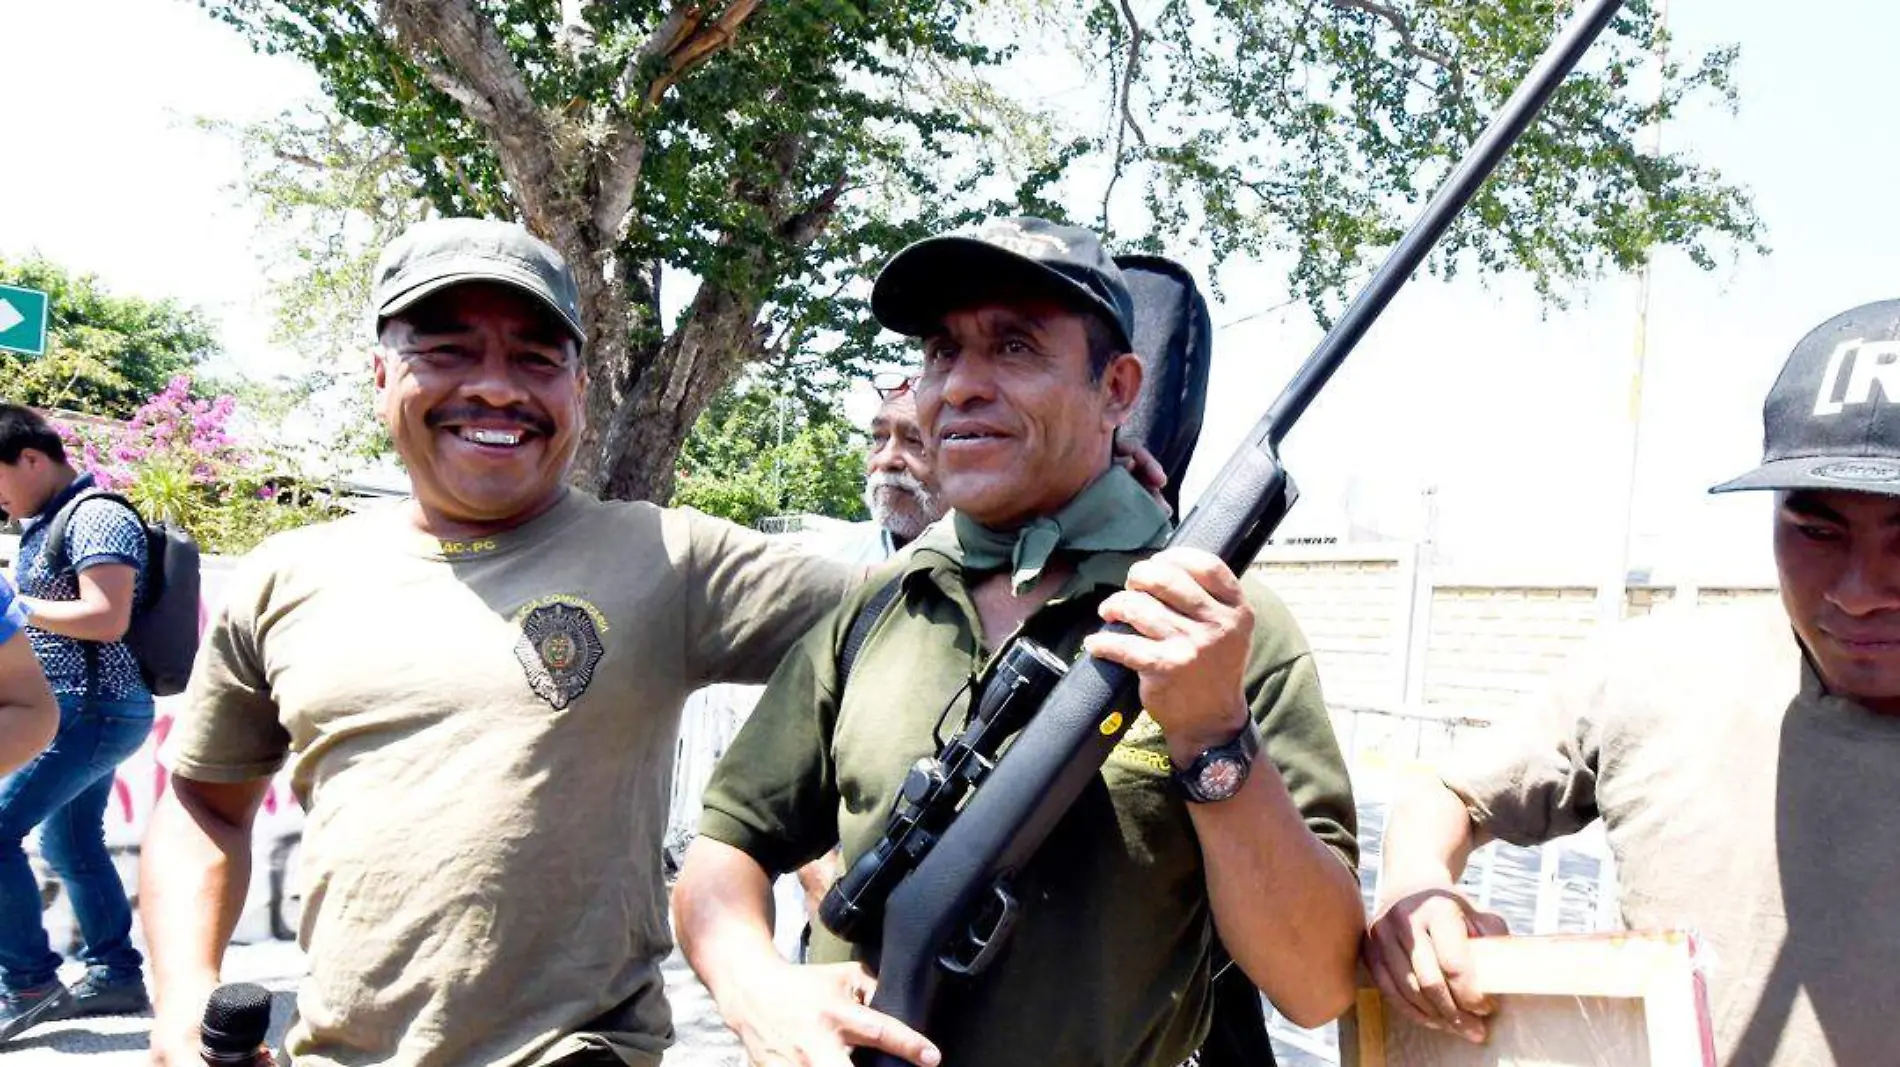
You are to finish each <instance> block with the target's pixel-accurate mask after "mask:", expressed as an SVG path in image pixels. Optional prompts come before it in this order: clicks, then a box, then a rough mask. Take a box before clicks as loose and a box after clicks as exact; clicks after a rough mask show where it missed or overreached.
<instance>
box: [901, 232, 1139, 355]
mask: <svg viewBox="0 0 1900 1067" xmlns="http://www.w3.org/2000/svg"><path fill="white" fill-rule="evenodd" d="M1037 296H1040V297H1048V298H1051V299H1054V300H1056V301H1057V302H1059V303H1062V304H1066V305H1068V306H1069V307H1072V308H1075V309H1076V310H1079V311H1086V312H1092V313H1094V314H1097V315H1100V316H1101V317H1102V318H1103V319H1104V320H1105V321H1106V322H1107V323H1108V324H1109V326H1111V327H1112V328H1113V329H1114V330H1115V333H1116V335H1117V336H1118V338H1119V339H1120V340H1121V343H1122V346H1123V351H1128V352H1132V351H1134V348H1133V347H1132V345H1131V343H1130V342H1131V339H1132V338H1133V337H1134V333H1135V301H1134V298H1133V297H1131V296H1130V295H1129V293H1128V283H1127V281H1126V280H1125V279H1123V277H1122V272H1121V268H1120V267H1117V266H1116V265H1115V261H1114V260H1113V259H1111V258H1110V257H1109V255H1108V253H1107V252H1105V251H1103V250H1102V242H1101V241H1100V240H1099V239H1098V238H1097V237H1096V236H1095V234H1094V233H1093V232H1091V231H1089V230H1086V229H1083V228H1082V227H1080V226H1063V225H1060V224H1058V223H1054V222H1050V221H1048V220H1047V219H1037V218H1027V217H1024V218H1010V219H996V220H994V221H991V222H989V223H986V224H984V226H983V227H982V228H980V229H978V230H976V231H975V232H973V233H968V234H952V235H947V236H943V237H930V238H926V239H924V240H922V241H918V242H917V243H916V244H913V245H911V246H910V247H908V248H906V249H904V250H903V251H901V252H899V253H897V254H896V255H895V256H892V257H891V260H890V262H889V263H886V264H885V265H884V269H883V270H882V271H880V272H879V273H878V276H877V283H876V284H875V285H873V286H872V288H871V314H872V315H874V316H876V318H877V321H879V322H880V323H883V324H884V326H885V327H886V328H888V329H890V330H893V331H896V332H897V333H901V334H905V335H907V336H910V337H922V336H925V335H926V334H928V333H929V332H931V331H932V330H935V329H937V328H938V326H939V325H941V324H942V322H943V316H944V315H945V314H947V313H949V312H951V311H955V310H957V309H958V308H966V307H972V306H975V305H977V304H980V303H984V302H986V301H991V300H1005V301H1006V300H1009V299H1012V298H1013V299H1017V300H1021V299H1024V298H1027V297H1037Z"/></svg>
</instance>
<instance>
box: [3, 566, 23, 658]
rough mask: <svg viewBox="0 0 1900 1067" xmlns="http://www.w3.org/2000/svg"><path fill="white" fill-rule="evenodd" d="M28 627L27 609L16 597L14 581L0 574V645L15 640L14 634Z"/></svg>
mask: <svg viewBox="0 0 1900 1067" xmlns="http://www.w3.org/2000/svg"><path fill="white" fill-rule="evenodd" d="M25 628H26V609H24V608H22V607H20V602H19V601H18V600H16V599H14V595H13V583H12V582H9V581H7V576H6V575H4V574H0V645H4V644H6V643H7V642H8V641H11V640H13V635H14V634H17V633H19V632H20V631H21V630H24V629H25Z"/></svg>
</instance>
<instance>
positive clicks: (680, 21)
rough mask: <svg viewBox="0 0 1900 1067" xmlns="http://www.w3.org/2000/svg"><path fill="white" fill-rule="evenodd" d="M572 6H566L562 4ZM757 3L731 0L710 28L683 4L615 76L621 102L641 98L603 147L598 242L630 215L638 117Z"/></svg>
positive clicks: (636, 180) (642, 145) (638, 163)
mask: <svg viewBox="0 0 1900 1067" xmlns="http://www.w3.org/2000/svg"><path fill="white" fill-rule="evenodd" d="M564 2H571V0H564ZM758 6H759V0H733V3H732V4H730V5H729V6H727V7H726V8H725V10H723V11H721V12H720V13H719V14H718V16H717V17H716V18H714V19H713V20H712V21H711V22H710V23H708V22H707V11H706V8H705V7H704V6H702V5H701V4H699V3H697V2H695V0H682V2H680V3H677V4H675V5H674V7H673V9H672V10H671V11H669V12H667V14H666V17H665V18H664V19H661V20H660V24H659V25H658V26H656V27H654V29H653V32H652V33H650V34H648V35H647V39H646V41H645V42H643V43H642V44H641V45H640V47H639V49H638V50H636V51H635V52H634V55H633V58H632V60H630V61H629V62H628V63H627V67H626V69H625V70H624V71H622V72H621V75H620V97H621V99H623V100H624V99H629V98H632V97H634V96H636V95H637V96H638V97H639V98H640V101H641V104H640V110H639V111H637V112H636V113H635V116H634V117H629V118H626V119H624V120H622V121H621V122H620V123H618V124H616V126H615V128H614V130H613V132H612V133H611V134H609V135H608V138H607V142H606V146H605V148H606V151H605V157H606V161H605V163H604V165H603V166H602V168H601V171H600V186H599V189H600V191H599V195H598V196H597V197H596V198H595V200H594V217H593V224H594V229H595V230H597V231H598V232H599V233H600V234H601V235H602V238H603V239H611V238H614V237H618V236H619V235H620V234H621V232H622V231H623V230H624V229H625V227H626V221H627V213H628V212H630V211H632V210H633V191H634V189H635V188H636V187H638V186H639V184H640V168H641V167H642V166H643V165H644V164H645V163H646V150H647V142H646V135H645V134H644V133H643V132H642V131H641V130H640V129H639V118H638V116H639V115H640V114H641V113H643V112H644V111H647V110H651V109H652V108H653V107H655V106H656V105H658V104H659V102H660V98H661V97H663V96H665V95H666V92H667V90H668V89H670V88H672V87H673V86H674V85H675V84H676V83H678V82H679V80H680V79H681V78H683V77H685V76H686V73H687V72H688V71H690V70H691V69H692V68H694V67H696V66H698V65H699V64H701V63H704V62H705V61H706V60H707V59H710V58H711V57H712V56H713V55H715V54H717V53H718V52H719V51H721V50H722V49H725V48H728V47H730V46H731V44H732V42H733V41H734V40H735V39H736V38H737V36H738V33H739V26H740V25H741V24H742V23H744V22H745V20H746V19H748V18H750V17H752V13H753V11H755V10H756V9H757V8H758ZM655 60H663V61H664V62H663V63H662V64H661V67H660V71H659V73H658V74H657V75H655V77H654V79H653V81H652V83H651V84H649V85H648V86H647V87H646V89H645V90H644V91H640V92H637V93H636V90H638V88H639V79H640V77H641V75H642V73H643V72H644V71H646V70H647V69H648V65H649V64H651V63H652V62H654V61H655Z"/></svg>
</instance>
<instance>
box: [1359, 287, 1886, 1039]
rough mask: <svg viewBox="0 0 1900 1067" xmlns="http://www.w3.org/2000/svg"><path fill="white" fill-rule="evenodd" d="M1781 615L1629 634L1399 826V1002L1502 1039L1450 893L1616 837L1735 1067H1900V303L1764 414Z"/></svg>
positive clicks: (1651, 919)
mask: <svg viewBox="0 0 1900 1067" xmlns="http://www.w3.org/2000/svg"><path fill="white" fill-rule="evenodd" d="M1763 423H1764V431H1765V432H1764V438H1765V449H1764V451H1765V455H1764V457H1763V463H1762V465H1761V466H1760V467H1759V468H1757V469H1756V470H1754V471H1752V472H1750V473H1748V474H1745V475H1743V476H1742V477H1740V478H1737V479H1735V480H1734V481H1731V482H1728V483H1726V484H1724V485H1720V486H1717V487H1716V488H1715V489H1714V490H1713V491H1714V492H1730V491H1736V490H1771V491H1773V492H1774V493H1775V498H1776V511H1775V519H1774V551H1775V563H1776V567H1777V570H1778V571H1779V574H1780V585H1781V598H1780V604H1779V605H1776V604H1773V603H1765V604H1761V605H1756V606H1750V607H1744V608H1728V609H1706V608H1704V609H1696V610H1693V611H1686V612H1682V613H1678V614H1676V615H1674V616H1673V617H1672V616H1671V615H1669V614H1667V613H1664V614H1659V615H1656V616H1651V617H1649V618H1645V619H1641V620H1637V621H1634V622H1631V623H1630V624H1628V625H1626V626H1622V627H1619V628H1618V630H1617V632H1615V633H1614V634H1613V635H1612V636H1611V638H1610V640H1608V641H1607V642H1605V643H1604V645H1603V647H1601V648H1599V649H1597V650H1596V652H1595V654H1594V655H1592V656H1590V657H1587V658H1585V659H1584V660H1583V661H1582V662H1580V663H1579V664H1577V665H1576V666H1575V667H1574V668H1573V669H1572V671H1571V672H1570V673H1569V675H1568V677H1567V678H1566V679H1565V680H1564V682H1563V683H1562V684H1561V685H1560V686H1559V687H1558V688H1557V689H1556V690H1555V692H1554V696H1553V698H1552V699H1551V700H1550V701H1549V702H1548V704H1546V705H1544V706H1543V707H1541V708H1540V709H1537V711H1538V712H1539V713H1535V714H1532V715H1530V716H1529V717H1528V721H1527V722H1526V723H1525V728H1524V729H1523V730H1521V731H1516V732H1514V734H1513V735H1511V736H1509V737H1507V738H1501V739H1500V741H1499V743H1498V744H1497V745H1496V746H1495V747H1493V748H1492V749H1491V750H1489V751H1486V752H1483V753H1473V754H1472V755H1471V756H1470V757H1468V758H1465V759H1462V760H1460V761H1457V762H1455V763H1454V764H1453V765H1452V766H1450V767H1447V768H1445V769H1444V770H1443V771H1442V773H1441V775H1440V778H1439V779H1438V780H1434V781H1429V782H1423V783H1420V784H1418V785H1417V786H1416V787H1415V788H1414V789H1413V790H1412V791H1411V792H1410V794H1409V795H1408V796H1407V797H1405V798H1403V799H1402V801H1401V802H1400V803H1398V804H1396V805H1395V810H1394V814H1393V819H1392V823H1391V828H1390V829H1389V830H1388V831H1387V834H1386V838H1385V843H1384V854H1385V877H1384V889H1383V890H1382V892H1381V896H1382V897H1384V898H1385V899H1386V900H1387V901H1390V903H1389V904H1387V905H1386V906H1385V907H1384V908H1383V909H1382V911H1381V913H1380V915H1379V917H1378V918H1377V919H1376V920H1375V921H1374V923H1373V925H1372V931H1371V935H1370V937H1369V938H1368V941H1367V946H1366V952H1365V956H1366V962H1367V964H1368V966H1369V968H1370V969H1371V971H1372V972H1373V976H1374V978H1375V979H1376V980H1377V982H1378V984H1379V986H1380V988H1381V989H1382V990H1383V991H1384V993H1385V996H1386V999H1387V1001H1388V1002H1389V1003H1391V1004H1394V1005H1396V1006H1397V1007H1398V1008H1399V1009H1400V1010H1402V1011H1404V1012H1406V1014H1408V1015H1411V1016H1413V1017H1414V1018H1416V1019H1418V1020H1419V1021H1421V1022H1423V1023H1425V1024H1426V1025H1431V1026H1435V1027H1438V1028H1441V1029H1445V1030H1449V1031H1452V1032H1455V1033H1460V1034H1463V1035H1464V1036H1466V1037H1469V1038H1471V1039H1472V1040H1481V1039H1482V1037H1483V1035H1484V1032H1485V1024H1484V1016H1486V1015H1488V1014H1490V1013H1491V1012H1492V1011H1493V1010H1495V1005H1493V1004H1490V1003H1487V1002H1486V1001H1485V1000H1484V998H1482V997H1479V996H1477V995H1475V993H1474V992H1473V990H1472V989H1471V987H1470V984H1469V979H1470V970H1469V956H1468V953H1467V949H1466V938H1467V937H1468V936H1469V935H1470V934H1474V933H1501V932H1503V921H1502V920H1501V919H1499V918H1498V917H1497V916H1490V915H1481V914H1479V913H1477V912H1474V911H1472V910H1471V908H1470V906H1469V905H1468V904H1467V903H1466V902H1464V901H1463V900H1462V899H1460V898H1458V897H1457V896H1456V893H1455V891H1454V890H1453V889H1452V886H1453V883H1454V882H1455V881H1456V879H1457V876H1458V873H1459V872H1460V870H1461V869H1462V868H1463V866H1464V863H1465V860H1466V858H1467V857H1468V856H1469V855H1470V852H1471V850H1472V849H1473V848H1475V847H1477V846H1478V845H1481V844H1483V843H1484V842H1485V841H1486V840H1488V839H1491V838H1501V839H1503V840H1506V841H1510V842H1513V843H1515V844H1520V845H1529V844H1534V843H1538V842H1543V841H1548V840H1550V839H1552V838H1555V837H1560V836H1562V835H1564V834H1569V833H1574V832H1576V831H1577V830H1580V829H1582V828H1583V827H1584V826H1585V825H1586V824H1588V823H1589V822H1590V821H1592V820H1593V819H1596V818H1599V817H1600V818H1602V819H1603V820H1604V825H1605V828H1606V830H1607V831H1608V834H1609V842H1610V846H1611V848H1612V849H1613V850H1614V851H1615V853H1616V857H1617V861H1618V862H1617V875H1618V880H1619V882H1620V886H1621V905H1622V910H1623V919H1624V922H1625V923H1626V925H1627V926H1629V927H1630V928H1631V929H1687V930H1692V931H1694V932H1695V933H1696V934H1697V935H1698V942H1699V947H1700V949H1701V950H1702V951H1703V959H1704V960H1705V962H1706V963H1707V966H1706V969H1705V971H1704V977H1705V978H1706V980H1707V982H1708V989H1709V998H1710V1004H1711V1010H1712V1014H1713V1021H1714V1038H1715V1047H1716V1051H1717V1054H1718V1058H1719V1060H1720V1062H1721V1063H1723V1064H1731V1065H1736V1067H1741V1065H1748V1067H1797V1065H1799V1067H1826V1065H1832V1064H1840V1065H1850V1064H1851V1065H1860V1064H1872V1063H1893V1062H1896V1060H1895V1052H1894V1050H1895V1047H1896V1046H1895V1042H1894V1036H1893V1024H1892V1021H1891V1014H1892V1010H1893V1006H1894V1005H1896V1004H1900V968H1896V967H1895V966H1894V961H1895V960H1900V917H1897V913H1896V912H1895V910H1894V908H1893V906H1892V903H1891V896H1892V893H1893V888H1894V886H1895V885H1897V884H1900V774H1896V773H1895V768H1896V767H1900V301H1886V302H1883V303H1878V304H1869V305H1866V306H1863V307H1859V308H1855V309H1854V310H1852V311H1849V312H1846V313H1845V314H1842V315H1839V316H1836V317H1835V318H1833V319H1831V320H1829V321H1828V322H1826V323H1824V324H1823V325H1822V326H1820V327H1819V328H1817V329H1816V330H1814V331H1813V332H1812V333H1810V334H1808V335H1807V336H1806V337H1805V338H1803V339H1802V340H1801V342H1800V344H1798V345H1797V346H1796V347H1795V349H1794V352H1793V353H1792V354H1791V355H1790V356H1789V357H1788V362H1787V364H1786V366H1785V367H1784V368H1783V369H1782V372H1781V376H1780V378H1778V379H1777V380H1776V382H1775V385H1774V388H1773V389H1772V390H1771V391H1770V392H1769V394H1768V400H1767V403H1766V405H1765V406H1764V409H1763Z"/></svg>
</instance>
